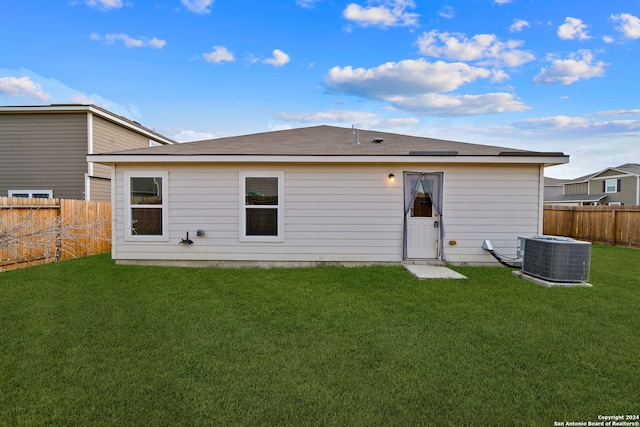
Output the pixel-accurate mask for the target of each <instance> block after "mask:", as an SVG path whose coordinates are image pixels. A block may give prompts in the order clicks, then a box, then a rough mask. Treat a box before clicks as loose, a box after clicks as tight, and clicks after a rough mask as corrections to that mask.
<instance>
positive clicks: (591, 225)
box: [543, 205, 640, 247]
mask: <svg viewBox="0 0 640 427" xmlns="http://www.w3.org/2000/svg"><path fill="white" fill-rule="evenodd" d="M543 221H544V222H543V230H544V231H543V232H544V234H550V235H555V236H567V237H572V238H574V239H579V240H586V241H589V242H593V243H600V244H607V245H616V246H631V247H640V206H553V205H546V206H545V207H544V220H543Z"/></svg>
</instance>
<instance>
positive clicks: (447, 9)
mask: <svg viewBox="0 0 640 427" xmlns="http://www.w3.org/2000/svg"><path fill="white" fill-rule="evenodd" d="M438 15H440V16H441V17H442V18H444V19H451V18H453V17H454V16H455V15H456V10H455V9H454V8H453V6H449V5H448V4H445V5H444V6H442V9H440V10H439V11H438Z"/></svg>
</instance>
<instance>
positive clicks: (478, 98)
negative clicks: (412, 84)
mask: <svg viewBox="0 0 640 427" xmlns="http://www.w3.org/2000/svg"><path fill="white" fill-rule="evenodd" d="M388 100H389V102H391V104H392V105H393V106H394V107H396V108H399V109H402V110H407V111H414V112H417V113H421V114H428V115H432V116H469V115H478V114H496V113H508V112H517V111H525V110H528V109H530V107H528V106H527V105H526V104H524V103H523V102H522V101H519V100H517V99H516V98H515V96H514V95H513V94H510V93H504V92H498V93H487V94H482V95H443V94H438V93H429V94H424V95H420V96H406V97H405V96H396V97H390V98H389V99H388Z"/></svg>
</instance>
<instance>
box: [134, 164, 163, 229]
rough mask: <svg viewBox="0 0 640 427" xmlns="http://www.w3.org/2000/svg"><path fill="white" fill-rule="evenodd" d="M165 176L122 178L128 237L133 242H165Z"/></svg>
mask: <svg viewBox="0 0 640 427" xmlns="http://www.w3.org/2000/svg"><path fill="white" fill-rule="evenodd" d="M168 184H169V183H168V174H167V173H166V172H129V173H126V174H125V194H128V197H127V204H126V205H127V207H126V212H127V218H126V224H127V225H126V227H127V237H129V238H131V239H133V240H167V239H168V233H167V213H168V208H167V202H168V197H167V188H168Z"/></svg>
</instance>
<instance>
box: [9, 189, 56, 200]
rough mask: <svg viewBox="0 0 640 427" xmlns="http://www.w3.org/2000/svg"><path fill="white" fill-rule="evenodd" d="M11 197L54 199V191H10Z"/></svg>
mask: <svg viewBox="0 0 640 427" xmlns="http://www.w3.org/2000/svg"><path fill="white" fill-rule="evenodd" d="M9 197H25V198H29V199H52V198H53V190H9Z"/></svg>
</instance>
